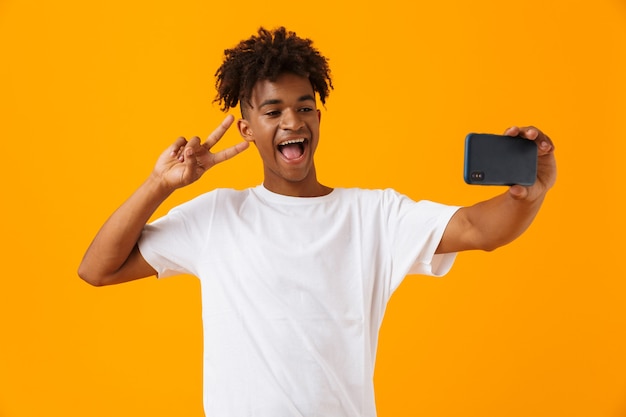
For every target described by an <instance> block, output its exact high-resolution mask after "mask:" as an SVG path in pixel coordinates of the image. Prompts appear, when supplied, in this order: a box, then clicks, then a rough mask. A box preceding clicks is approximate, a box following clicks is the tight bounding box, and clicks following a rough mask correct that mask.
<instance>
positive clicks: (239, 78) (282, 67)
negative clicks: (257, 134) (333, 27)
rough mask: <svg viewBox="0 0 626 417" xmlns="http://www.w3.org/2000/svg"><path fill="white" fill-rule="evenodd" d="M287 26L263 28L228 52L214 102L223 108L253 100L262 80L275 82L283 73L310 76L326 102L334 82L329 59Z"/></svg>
mask: <svg viewBox="0 0 626 417" xmlns="http://www.w3.org/2000/svg"><path fill="white" fill-rule="evenodd" d="M312 44H313V41H311V40H310V39H303V38H300V37H298V36H297V35H296V33H295V32H288V31H287V30H286V29H285V28H284V27H279V28H277V29H275V30H274V31H268V30H267V29H265V28H263V27H261V28H260V29H259V31H258V36H254V35H253V36H252V37H250V38H249V39H247V40H244V41H241V42H240V43H239V44H238V45H237V46H235V47H234V48H232V49H226V50H225V51H224V62H223V63H222V65H221V66H220V67H219V68H218V70H217V72H216V73H215V76H216V77H217V80H216V82H215V87H216V88H217V96H216V98H215V100H214V102H218V103H219V104H220V108H221V110H222V111H228V109H230V108H234V107H235V106H237V103H238V102H239V103H240V104H241V103H249V100H250V96H251V94H252V88H253V87H254V85H255V84H256V82H257V81H259V80H270V81H275V80H276V79H277V78H278V76H280V75H281V74H283V73H293V74H296V75H299V76H303V77H308V78H309V80H310V81H311V85H312V86H313V91H315V92H316V93H317V94H318V95H319V98H320V101H321V102H322V103H323V104H325V103H326V97H328V94H329V92H330V90H331V89H332V88H333V84H332V81H331V77H330V68H329V66H328V60H327V59H326V58H325V57H324V56H322V55H321V54H320V53H319V51H318V50H317V49H315V48H314V47H313V46H312Z"/></svg>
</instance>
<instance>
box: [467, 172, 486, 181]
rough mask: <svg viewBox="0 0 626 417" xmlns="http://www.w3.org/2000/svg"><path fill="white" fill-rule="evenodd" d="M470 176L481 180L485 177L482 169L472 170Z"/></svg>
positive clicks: (475, 179)
mask: <svg viewBox="0 0 626 417" xmlns="http://www.w3.org/2000/svg"><path fill="white" fill-rule="evenodd" d="M470 176H471V178H472V179H473V180H474V181H482V180H484V179H485V173H484V172H483V171H474V172H472V173H471V174H470Z"/></svg>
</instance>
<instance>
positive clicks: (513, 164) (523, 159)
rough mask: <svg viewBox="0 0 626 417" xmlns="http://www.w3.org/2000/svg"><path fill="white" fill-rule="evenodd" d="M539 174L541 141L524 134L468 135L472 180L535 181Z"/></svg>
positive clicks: (468, 171)
mask: <svg viewBox="0 0 626 417" xmlns="http://www.w3.org/2000/svg"><path fill="white" fill-rule="evenodd" d="M536 178H537V145H536V144H535V142H534V141H531V140H528V139H524V138H521V137H512V136H502V135H491V134H484V133H470V134H469V135H467V137H466V138H465V172H464V179H465V182H466V183H468V184H478V185H513V184H520V185H532V184H534V183H535V179H536Z"/></svg>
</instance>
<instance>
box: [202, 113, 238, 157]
mask: <svg viewBox="0 0 626 417" xmlns="http://www.w3.org/2000/svg"><path fill="white" fill-rule="evenodd" d="M234 120H235V117H234V116H233V115H231V114H229V115H228V116H226V117H225V118H224V120H222V123H220V125H219V126H218V127H217V128H216V129H215V130H214V131H213V132H211V134H210V135H209V137H208V138H207V140H206V141H205V142H204V146H205V147H206V148H207V149H211V148H212V147H213V145H215V144H216V143H217V142H219V140H220V139H221V138H222V136H224V133H226V131H227V130H228V128H229V127H230V126H231V125H232V124H233V121H234Z"/></svg>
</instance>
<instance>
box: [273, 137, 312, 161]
mask: <svg viewBox="0 0 626 417" xmlns="http://www.w3.org/2000/svg"><path fill="white" fill-rule="evenodd" d="M307 142H308V140H307V139H305V138H299V139H290V140H286V141H284V142H281V143H279V144H278V151H279V152H280V153H281V154H282V155H283V156H284V157H285V159H287V160H288V161H293V160H296V159H298V158H300V157H301V156H302V155H304V148H305V145H306V143H307Z"/></svg>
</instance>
